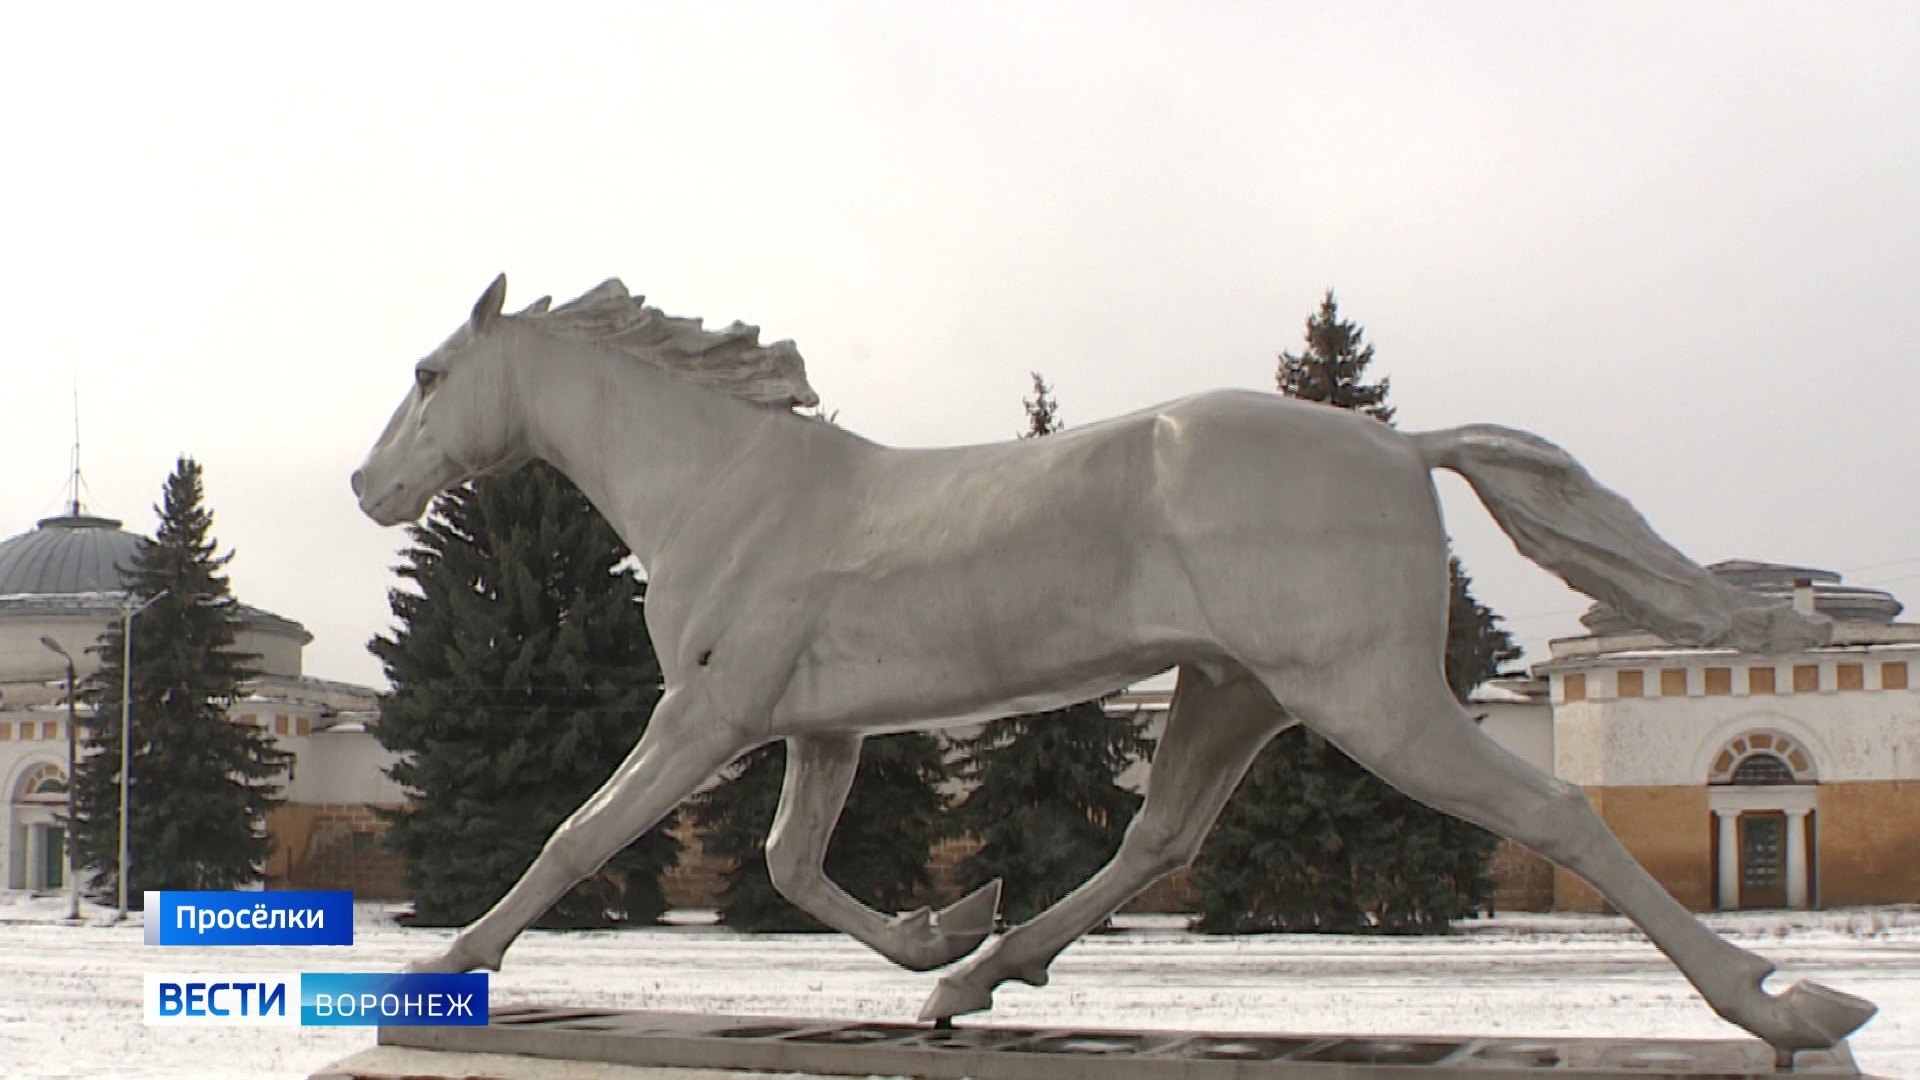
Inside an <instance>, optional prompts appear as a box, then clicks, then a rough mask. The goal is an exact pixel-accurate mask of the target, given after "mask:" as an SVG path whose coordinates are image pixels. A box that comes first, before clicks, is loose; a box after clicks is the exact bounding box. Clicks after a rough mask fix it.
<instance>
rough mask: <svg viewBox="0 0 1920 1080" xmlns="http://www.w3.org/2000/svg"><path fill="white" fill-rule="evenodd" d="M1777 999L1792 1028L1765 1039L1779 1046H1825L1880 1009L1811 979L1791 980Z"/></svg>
mask: <svg viewBox="0 0 1920 1080" xmlns="http://www.w3.org/2000/svg"><path fill="white" fill-rule="evenodd" d="M1779 1002H1780V1009H1781V1011H1782V1012H1783V1013H1785V1014H1786V1016H1787V1019H1788V1021H1789V1022H1790V1023H1791V1024H1792V1027H1793V1030H1792V1031H1790V1032H1787V1033H1785V1034H1786V1036H1787V1038H1786V1040H1785V1041H1782V1040H1776V1039H1771V1038H1769V1039H1767V1041H1768V1042H1769V1043H1772V1044H1773V1045H1774V1046H1775V1047H1778V1048H1779V1049H1782V1050H1816V1049H1825V1048H1827V1047H1829V1046H1832V1045H1834V1044H1835V1043H1838V1042H1839V1041H1840V1040H1842V1039H1844V1038H1846V1037H1847V1036H1848V1035H1851V1034H1853V1033H1854V1032H1855V1031H1857V1030H1858V1029H1859V1027H1860V1025H1862V1024H1864V1023H1866V1022H1867V1021H1868V1020H1871V1019H1873V1014H1875V1013H1877V1012H1879V1011H1880V1008H1879V1006H1877V1005H1875V1004H1874V1003H1873V1002H1871V1001H1868V1000H1866V999H1865V998H1857V997H1854V996H1853V995H1852V994H1843V993H1841V992H1840V991H1838V990H1835V989H1833V988H1832V987H1828V986H1821V985H1820V984H1819V983H1811V982H1801V983H1794V984H1793V985H1792V986H1790V987H1788V988H1787V991H1786V993H1784V994H1781V995H1780V997H1779ZM1763 1037H1764V1036H1763Z"/></svg>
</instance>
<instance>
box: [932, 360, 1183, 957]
mask: <svg viewBox="0 0 1920 1080" xmlns="http://www.w3.org/2000/svg"><path fill="white" fill-rule="evenodd" d="M1025 404H1026V409H1027V430H1026V432H1025V433H1024V434H1023V436H1022V437H1023V438H1030V439H1037V438H1042V437H1044V436H1047V435H1050V434H1052V433H1054V432H1056V431H1059V430H1060V429H1061V427H1063V426H1064V425H1063V424H1062V423H1061V422H1060V418H1059V416H1060V413H1059V409H1060V403H1059V401H1058V400H1057V399H1056V398H1055V397H1054V396H1053V390H1052V388H1051V387H1049V386H1048V385H1047V383H1046V380H1045V379H1043V378H1042V377H1041V376H1040V373H1039V372H1037V371H1036V372H1034V373H1033V397H1031V398H1027V399H1025ZM954 746H955V749H956V750H957V752H958V756H959V764H958V769H957V771H958V773H959V775H960V776H961V777H962V778H963V779H964V780H966V781H967V783H968V787H969V790H968V793H967V796H966V800H965V801H964V802H962V803H961V804H960V806H959V807H958V809H957V810H956V811H955V813H954V818H953V821H954V825H955V826H956V827H958V828H959V829H961V830H962V831H963V832H965V833H967V834H968V835H971V836H973V837H974V838H975V839H977V840H979V841H980V845H981V846H980V849H979V850H978V851H977V852H975V853H974V854H973V855H971V856H969V857H968V858H967V859H966V860H965V861H964V862H962V863H961V865H960V874H959V877H960V884H961V886H962V887H963V888H965V889H972V888H974V887H976V886H979V885H982V884H985V883H986V882H988V881H991V880H993V879H994V878H1000V879H1001V880H1002V883H1003V884H1002V892H1001V898H1000V906H1001V910H1002V912H1004V913H1005V915H1006V917H1007V920H1008V921H1009V922H1022V921H1025V920H1026V919H1028V918H1031V917H1032V916H1033V915H1035V914H1037V913H1039V912H1040V911H1043V910H1045V909H1046V908H1048V907H1050V906H1052V905H1053V903H1054V902H1055V901H1057V900H1059V899H1060V898H1061V897H1062V896H1065V895H1066V894H1067V893H1068V892H1070V891H1072V889H1073V888H1074V887H1075V886H1077V885H1079V884H1080V883H1081V882H1082V881H1085V880H1086V879H1087V878H1088V877H1089V876H1090V875H1091V874H1092V873H1093V872H1094V871H1095V870H1098V869H1099V868H1100V867H1102V866H1104V865H1105V864H1106V863H1107V861H1108V860H1109V859H1111V858H1113V854H1114V852H1115V851H1116V850H1118V849H1119V847H1120V839H1121V836H1122V834H1123V833H1125V832H1126V828H1127V823H1128V822H1129V821H1132V820H1133V814H1134V811H1136V810H1138V809H1139V808H1140V796H1139V795H1138V794H1136V793H1134V792H1131V791H1128V790H1127V789H1126V788H1123V787H1121V786H1120V785H1119V783H1118V778H1119V776H1120V774H1121V773H1123V772H1125V771H1126V770H1127V768H1128V767H1129V766H1131V765H1132V764H1133V763H1134V762H1136V761H1139V760H1140V759H1142V758H1144V757H1146V756H1147V755H1148V754H1149V752H1150V751H1151V749H1152V741H1151V740H1150V739H1148V738H1147V737H1146V733H1145V730H1144V723H1143V722H1142V721H1140V720H1136V719H1134V718H1132V717H1114V716H1108V715H1107V712H1106V710H1105V709H1104V708H1102V707H1101V705H1100V703H1099V702H1098V701H1087V702H1082V703H1080V704H1078V705H1073V706H1069V707H1068V708H1065V709H1057V710H1054V711H1052V712H1046V713H1033V714H1028V715H1024V716H1011V717H1006V718H1004V719H1000V720H994V721H992V722H990V723H988V724H987V725H986V726H985V727H984V728H983V729H981V731H980V732H979V733H978V734H976V735H973V736H971V737H965V738H960V739H956V740H955V743H954Z"/></svg>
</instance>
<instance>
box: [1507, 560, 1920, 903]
mask: <svg viewBox="0 0 1920 1080" xmlns="http://www.w3.org/2000/svg"><path fill="white" fill-rule="evenodd" d="M1709 569H1710V570H1712V571H1713V572H1714V573H1715V574H1716V575H1717V576H1719V577H1721V578H1722V579H1723V580H1726V581H1728V582H1729V583H1731V584H1735V585H1738V586H1740V587H1743V588H1747V589H1750V590H1752V591H1754V592H1756V593H1759V594H1761V595H1763V596H1768V597H1771V598H1773V599H1776V600H1779V601H1781V602H1791V603H1793V604H1795V605H1796V606H1797V607H1799V608H1800V609H1801V610H1803V611H1808V612H1818V613H1819V614H1822V615H1825V616H1827V617H1828V618H1831V619H1832V620H1833V623H1834V630H1835V634H1834V642H1833V644H1831V645H1829V646H1826V647H1823V648H1819V649H1812V650H1807V651H1804V652H1796V653H1791V654H1781V655H1762V654H1750V653H1736V652H1733V651H1731V650H1723V649H1687V648H1676V647H1674V646H1672V645H1670V644H1668V643H1666V642H1663V641H1661V640H1659V639H1658V638H1655V637H1653V636H1652V635H1651V634H1648V633H1646V632H1645V631H1642V630H1640V629H1638V628H1636V627H1634V626H1632V625H1630V624H1629V623H1628V622H1627V621H1626V620H1625V619H1623V618H1621V617H1620V616H1619V615H1618V614H1617V613H1615V612H1611V611H1608V610H1606V609H1604V608H1598V607H1596V608H1595V609H1594V610H1592V611H1590V612H1589V613H1588V614H1587V616H1586V617H1585V618H1584V619H1583V622H1585V623H1586V625H1587V627H1588V628H1589V629H1590V630H1591V631H1592V633H1590V634H1588V635H1586V636H1582V637H1577V638H1567V639H1562V640H1558V641H1555V642H1553V643H1552V653H1553V655H1552V657H1551V659H1550V660H1548V661H1547V662H1546V663H1544V664H1540V665H1538V666H1536V667H1535V668H1534V675H1535V677H1536V678H1537V679H1538V680H1540V684H1543V686H1544V688H1545V689H1546V691H1547V693H1546V694H1545V695H1544V696H1545V700H1544V701H1543V702H1541V703H1539V704H1536V705H1533V706H1531V707H1532V708H1534V709H1536V710H1540V711H1544V712H1545V713H1546V714H1547V715H1549V716H1550V717H1551V732H1552V738H1551V768H1552V771H1553V772H1554V773H1555V774H1556V775H1557V776H1559V777H1561V778H1562V779H1565V780H1569V781H1572V782H1573V783H1576V784H1579V785H1580V786H1581V787H1582V788H1584V789H1585V790H1586V793H1587V797H1588V798H1589V799H1590V800H1591V801H1592V802H1593V804H1594V807H1595V809H1597V810H1598V811H1599V813H1600V816H1601V817H1602V818H1603V819H1605V821H1606V822H1607V825H1608V826H1609V827H1610V828H1612V829H1613V831H1614V833H1615V834H1616V835H1617V836H1619V837H1620V839H1621V841H1622V842H1623V843H1625V844H1626V846H1627V848H1628V850H1630V851H1631V852H1633V854H1634V856H1635V857H1636V858H1638V859H1639V860H1640V862H1641V863H1642V864H1643V865H1645V866H1646V867H1647V869H1648V870H1649V871H1651V872H1652V873H1653V875H1654V876H1655V877H1656V878H1658V879H1659V880H1660V881H1661V883H1662V884H1664V885H1665V886H1666V887H1667V889H1668V890H1669V891H1670V892H1672V893H1673V894H1674V896H1676V897H1677V898H1678V899H1679V900H1680V901H1681V902H1682V903H1684V904H1686V905H1687V906H1688V907H1690V908H1693V909H1695V910H1701V911H1706V910H1735V909H1741V908H1818V907H1835V906H1846V905H1855V904H1888V903H1913V902H1916V901H1920V686H1916V681H1915V680H1916V676H1920V626H1915V625H1909V624H1903V623H1899V622H1896V621H1894V618H1895V616H1896V615H1898V614H1899V612H1900V609H1901V605H1900V603H1899V602H1898V601H1897V600H1895V599H1894V598H1893V597H1892V596H1891V595H1889V594H1887V593H1885V592H1882V591H1879V590H1875V589H1865V588H1859V587H1854V586H1847V585H1844V584H1842V583H1841V580H1840V576H1839V575H1837V574H1834V573H1832V572H1829V571H1823V570H1814V569H1810V568H1806V567H1795V566H1781V565H1775V564H1768V563H1756V562H1727V563H1720V564H1716V565H1715V566H1713V567H1710V568H1709ZM1536 692H1537V690H1536ZM1534 753H1535V754H1536V755H1537V753H1538V750H1537V748H1536V749H1535V751H1534ZM1553 906H1554V907H1556V908H1558V909H1561V910H1576V911H1579V910H1599V909H1600V908H1601V907H1602V906H1603V902H1602V900H1601V899H1600V897H1599V896H1597V895H1596V894H1595V893H1594V892H1593V890H1592V889H1591V888H1590V887H1588V886H1587V885H1586V883H1585V882H1583V881H1581V880H1579V879H1578V878H1576V877H1574V876H1573V875H1571V874H1568V873H1566V872H1564V871H1560V872H1557V873H1556V874H1555V877H1554V886H1553Z"/></svg>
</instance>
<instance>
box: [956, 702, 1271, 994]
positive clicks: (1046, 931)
mask: <svg viewBox="0 0 1920 1080" xmlns="http://www.w3.org/2000/svg"><path fill="white" fill-rule="evenodd" d="M1288 724H1289V721H1288V719H1287V716H1286V714H1285V713H1283V712H1282V711H1281V710H1280V709H1279V707H1278V706H1276V705H1275V704H1274V702H1273V698H1272V697H1271V696H1269V695H1268V693H1267V691H1266V688H1265V687H1263V686H1261V685H1260V683H1259V682H1257V681H1256V680H1254V679H1253V678H1252V677H1251V676H1250V675H1248V674H1247V673H1246V672H1244V671H1238V670H1236V671H1234V672H1232V673H1230V674H1229V675H1228V676H1227V677H1226V679H1225V681H1222V682H1215V681H1213V680H1212V679H1210V678H1208V677H1207V676H1206V675H1204V674H1202V673H1201V672H1200V671H1198V670H1196V669H1194V668H1192V667H1190V666H1182V667H1181V669H1180V682H1179V685H1178V687H1177V688H1176V689H1175V691H1174V695H1173V703H1172V707H1171V708H1170V710H1169V712H1168V714H1167V723H1166V729H1165V731H1164V732H1163V733H1162V735H1161V740H1160V751H1159V753H1157V754H1155V755H1154V758H1153V771H1152V772H1151V773H1149V774H1148V776H1147V798H1146V801H1145V802H1144V803H1143V804H1141V807H1140V812H1139V814H1138V815H1136V816H1135V817H1134V819H1133V822H1132V824H1130V825H1128V826H1127V833H1126V837H1125V838H1124V839H1123V840H1122V841H1121V842H1120V850H1119V851H1118V852H1117V853H1115V855H1114V857H1113V861H1111V862H1109V863H1108V864H1107V865H1106V866H1104V867H1102V868H1101V869H1100V872H1099V873H1097V874H1095V875H1094V876H1093V877H1091V878H1089V879H1087V881H1086V882H1085V883H1084V884H1082V885H1081V886H1080V887H1079V888H1077V889H1075V890H1074V891H1073V892H1071V893H1068V894H1067V895H1066V896H1065V897H1063V898H1062V899H1061V900H1060V902H1059V903H1056V904H1055V905H1053V906H1052V907H1050V908H1048V909H1047V910H1045V911H1043V912H1041V913H1040V914H1038V915H1036V916H1034V917H1033V918H1032V919H1030V920H1028V921H1027V922H1025V923H1022V924H1021V925H1019V926H1016V927H1014V928H1013V929H1012V930H1009V931H1007V932H1006V933H1005V934H1003V935H1001V937H1000V939H999V940H997V941H995V942H994V943H993V944H992V945H990V946H988V947H987V948H986V949H985V950H984V951H982V952H981V953H980V954H979V955H977V956H975V957H974V958H973V959H972V960H969V961H967V963H965V964H964V965H962V966H961V967H960V968H959V969H957V970H955V971H953V972H950V973H949V974H947V976H946V977H944V978H942V979H941V980H940V985H939V986H937V987H935V988H934V992H933V995H932V996H931V997H929V998H928V999H927V1003H926V1006H925V1007H924V1008H922V1009H921V1010H920V1019H922V1020H933V1021H938V1022H943V1023H944V1022H945V1021H947V1020H950V1019H952V1018H953V1017H955V1016H958V1015H960V1014H961V1013H969V1012H979V1011H980V1010H982V1009H989V1008H992V1007H993V991H994V989H995V988H996V987H998V986H999V985H1000V984H1001V983H1004V982H1007V981H1008V980H1010V979H1019V980H1020V981H1022V982H1026V983H1030V984H1032V985H1034V986H1044V985H1046V982H1047V968H1048V967H1049V966H1050V965H1051V964H1052V963H1053V960H1054V958H1055V957H1056V956H1058V955H1060V952H1061V950H1063V949H1065V948H1066V947H1067V946H1068V945H1071V944H1072V943H1073V942H1074V941H1075V940H1077V939H1078V938H1079V937H1080V935H1082V934H1084V933H1086V932H1087V931H1088V930H1091V929H1093V928H1094V927H1096V926H1099V925H1100V924H1101V923H1103V922H1105V921H1106V920H1107V919H1108V918H1109V917H1110V916H1112V915H1113V913H1114V912H1115V911H1117V910H1118V909H1119V907H1120V905H1121V904H1124V903H1126V902H1127V901H1128V900H1131V899H1132V898H1133V897H1134V896H1136V895H1138V894H1139V893H1140V891H1141V890H1143V889H1145V888H1146V887H1147V886H1148V885H1151V884H1153V883H1154V882H1155V881H1157V880H1159V879H1160V878H1162V877H1164V876H1166V875H1167V874H1169V873H1172V872H1173V871H1175V870H1178V869H1179V868H1181V867H1183V866H1186V865H1187V864H1188V863H1191V862H1192V861H1193V858H1194V856H1195V855H1198V854H1199V853H1200V845H1201V843H1202V842H1204V841H1205V840H1206V838H1207V834H1208V833H1209V832H1211V831H1212V829H1213V821H1214V819H1215V818H1217V817H1219V816H1220V810H1221V808H1222V807H1224V806H1226V804H1227V798H1228V797H1229V796H1231V795H1232V794H1233V789H1234V787H1235V785H1237V784H1239V782H1240V777H1241V776H1242V775H1243V774H1245V773H1246V771H1247V766H1249V765H1251V764H1252V763H1253V758H1254V755H1255V754H1257V753H1259V752H1260V749H1261V747H1263V746H1265V745H1266V744H1267V741H1268V740H1269V739H1270V738H1272V737H1273V735H1274V734H1276V733H1277V732H1279V731H1281V730H1284V729H1285V728H1286V727H1287V726H1288Z"/></svg>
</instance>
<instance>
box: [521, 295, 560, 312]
mask: <svg viewBox="0 0 1920 1080" xmlns="http://www.w3.org/2000/svg"><path fill="white" fill-rule="evenodd" d="M552 306H553V297H551V296H543V297H541V298H540V299H538V300H535V301H534V302H533V303H531V304H528V305H527V306H526V307H523V308H521V309H520V310H519V311H517V312H515V313H514V314H516V315H545V314H546V313H547V309H548V308H550V307H552Z"/></svg>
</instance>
